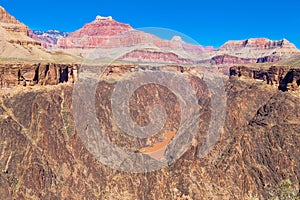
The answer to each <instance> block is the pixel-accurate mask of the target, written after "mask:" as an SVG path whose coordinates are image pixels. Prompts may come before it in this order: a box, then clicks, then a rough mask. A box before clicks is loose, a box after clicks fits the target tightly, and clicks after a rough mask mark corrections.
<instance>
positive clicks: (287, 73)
mask: <svg viewBox="0 0 300 200" xmlns="http://www.w3.org/2000/svg"><path fill="white" fill-rule="evenodd" d="M230 75H231V76H238V77H246V78H250V79H256V80H261V81H264V82H266V84H270V85H273V86H276V87H278V89H279V90H281V91H288V90H291V91H295V90H299V89H300V88H299V85H300V69H299V68H294V67H290V66H271V67H257V66H253V67H251V66H235V67H231V68H230Z"/></svg>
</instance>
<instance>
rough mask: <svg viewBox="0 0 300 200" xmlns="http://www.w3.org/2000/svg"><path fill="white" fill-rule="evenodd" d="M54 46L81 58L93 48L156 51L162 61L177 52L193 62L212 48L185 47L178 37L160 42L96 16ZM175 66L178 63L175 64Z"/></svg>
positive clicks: (112, 20) (145, 54) (120, 24)
mask: <svg viewBox="0 0 300 200" xmlns="http://www.w3.org/2000/svg"><path fill="white" fill-rule="evenodd" d="M57 46H58V47H59V48H61V49H65V50H67V51H68V52H72V53H75V54H77V55H80V56H83V57H86V56H88V55H89V54H91V53H92V51H93V49H95V48H104V49H114V48H127V47H137V48H138V47H139V46H148V47H156V48H159V49H161V51H160V54H161V55H163V54H164V55H163V56H162V57H164V59H166V58H167V57H168V52H170V53H172V52H174V51H178V52H179V54H191V55H187V56H188V57H191V58H193V57H195V56H199V55H201V54H203V53H205V52H211V51H213V50H214V49H213V47H202V46H199V45H192V44H186V43H185V42H183V41H182V40H181V38H180V37H178V36H177V37H174V38H173V39H172V40H170V41H168V40H162V39H160V38H158V37H156V36H154V35H152V34H148V33H145V32H142V31H137V30H134V29H133V28H132V27H131V26H130V25H129V24H123V23H120V22H117V21H115V20H114V19H112V18H111V17H99V16H98V17H97V18H96V20H95V21H93V22H91V23H88V24H86V25H84V26H83V27H82V28H81V29H79V30H77V31H75V32H73V33H71V34H70V35H69V36H68V37H66V38H61V39H59V40H58V43H57ZM137 50H138V49H137ZM166 51H168V52H166ZM182 52H183V53H182ZM143 53H144V54H143V55H141V57H144V58H146V57H147V56H148V54H147V48H145V49H144V50H143ZM152 54H153V53H152V52H151V51H150V52H149V56H150V57H151V56H152ZM132 55H133V54H131V56H130V59H131V60H135V61H138V60H139V59H140V56H138V57H136V58H135V59H134V58H133V57H132ZM186 58H187V57H182V58H181V59H186ZM149 59H150V58H149ZM151 60H152V59H151ZM161 60H162V59H160V60H157V62H161ZM165 61H166V62H167V63H169V62H171V61H170V60H168V59H166V60H165ZM178 62H179V63H180V61H179V60H178Z"/></svg>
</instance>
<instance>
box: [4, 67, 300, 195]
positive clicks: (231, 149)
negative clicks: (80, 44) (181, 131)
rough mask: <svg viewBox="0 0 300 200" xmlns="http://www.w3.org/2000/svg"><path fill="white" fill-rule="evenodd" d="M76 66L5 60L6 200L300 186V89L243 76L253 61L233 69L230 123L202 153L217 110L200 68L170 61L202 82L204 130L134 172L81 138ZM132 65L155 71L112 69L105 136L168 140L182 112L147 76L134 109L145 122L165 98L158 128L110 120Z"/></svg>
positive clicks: (100, 91) (140, 144) (134, 142)
mask: <svg viewBox="0 0 300 200" xmlns="http://www.w3.org/2000/svg"><path fill="white" fill-rule="evenodd" d="M75 69H76V70H77V69H78V66H76V65H54V64H36V65H19V66H17V65H15V67H12V66H5V65H2V66H1V70H2V74H4V75H5V76H4V77H6V79H5V80H6V81H3V77H2V85H1V86H2V89H1V90H0V91H1V101H0V118H1V120H0V140H1V145H0V169H1V171H0V184H1V187H0V197H1V199H250V197H255V196H256V197H258V198H259V199H268V198H270V191H271V190H272V188H275V187H276V186H277V185H278V183H279V182H280V181H281V180H286V179H289V180H290V181H291V182H292V187H293V188H294V189H295V190H299V188H300V185H299V180H300V173H299V172H300V165H299V163H300V160H299V158H300V149H299V142H300V120H299V117H300V107H299V96H300V95H299V92H289V91H288V92H282V91H281V90H279V89H278V87H277V86H272V85H271V84H270V85H268V84H267V80H265V81H264V80H262V81H257V80H255V79H250V78H249V77H247V74H253V73H254V72H253V70H252V71H251V70H250V69H247V70H246V69H243V68H241V67H240V68H238V69H237V68H232V73H233V72H234V73H236V74H237V76H232V77H231V78H230V79H229V80H228V81H226V88H225V89H226V95H227V115H226V120H225V124H224V131H223V132H222V134H221V137H220V138H219V140H218V143H217V145H216V146H215V147H214V148H213V150H212V151H211V152H210V153H209V154H208V155H207V156H205V157H204V158H201V159H200V158H199V157H198V151H199V148H200V147H201V144H202V143H203V135H204V134H205V131H206V130H207V128H208V124H209V121H210V117H211V115H212V113H211V101H210V95H209V92H208V88H207V85H206V84H205V82H204V81H203V77H201V75H200V74H201V70H202V69H201V68H199V69H192V68H183V67H172V66H170V67H168V70H171V71H172V73H176V74H178V75H180V74H185V75H188V76H189V80H190V82H191V83H192V85H193V87H194V88H195V90H196V91H197V97H198V98H199V101H198V103H199V105H198V106H199V111H200V116H201V120H200V121H199V130H198V131H197V133H196V137H195V140H194V142H193V144H192V145H191V146H190V148H189V149H188V150H187V151H186V153H185V154H184V155H183V156H182V157H181V158H180V159H178V160H177V161H176V162H174V163H173V164H170V165H169V166H167V167H165V168H163V169H161V170H158V171H155V172H147V173H140V174H134V173H125V172H121V171H117V170H113V169H111V168H109V167H107V166H105V165H103V164H101V163H100V162H99V161H98V160H96V159H95V157H93V155H92V154H91V153H90V152H89V151H87V149H86V147H85V146H84V145H83V142H82V141H81V139H80V137H79V134H78V132H77V130H76V127H75V125H74V119H73V116H72V109H73V108H72V93H73V88H74V85H73V81H74V77H75V76H74V72H75ZM135 69H139V70H141V69H142V70H149V69H147V68H145V67H141V66H133V65H131V66H114V67H111V68H108V69H107V71H105V72H104V73H103V77H104V78H103V79H102V81H101V82H99V84H98V87H97V93H96V99H97V102H98V103H97V104H96V112H97V116H98V119H99V121H100V123H101V125H102V126H103V127H105V130H107V133H108V135H107V137H109V138H110V139H111V141H113V142H114V143H115V144H116V145H118V146H120V147H122V148H123V149H126V150H128V151H132V152H136V151H138V149H142V148H145V147H149V146H151V145H155V144H157V143H158V142H161V141H163V134H164V133H168V132H171V131H176V130H178V127H179V121H180V119H179V118H180V109H179V105H178V99H177V97H176V96H175V95H174V94H173V93H171V92H170V91H169V90H168V89H167V88H165V87H160V86H158V85H155V84H150V85H146V86H143V87H141V88H139V89H138V90H137V91H136V92H135V93H134V94H133V98H132V102H131V105H132V107H131V108H132V111H133V112H132V117H133V119H134V120H135V121H136V122H137V123H139V124H144V125H145V124H147V123H149V118H148V113H147V109H146V108H147V106H148V105H151V104H154V103H159V104H161V105H163V106H164V107H165V108H166V112H167V115H168V118H167V121H166V125H165V126H164V128H163V129H162V130H161V132H159V133H158V134H157V135H155V136H153V137H151V138H148V139H136V138H132V137H130V136H128V135H127V134H125V133H123V132H122V131H120V130H119V129H116V128H114V127H115V125H114V122H113V120H112V109H111V104H110V98H111V95H112V92H113V90H114V88H115V85H116V83H117V81H118V80H121V79H122V77H124V74H126V73H133V71H135ZM150 70H159V69H157V68H156V69H150ZM280 70H283V68H278V69H276V70H273V71H276V72H277V71H280ZM289 70H291V69H287V68H284V70H283V71H284V73H281V74H283V76H284V75H285V76H287V74H288V73H289ZM250 71H251V72H250ZM269 72H270V70H267V71H266V72H265V74H268V73H269ZM238 74H241V75H240V76H239V75H238ZM245 74H246V75H245ZM254 74H255V77H263V76H264V75H259V73H256V72H255V73H254ZM273 74H276V73H273ZM295 74H296V73H295ZM8 75H10V76H8ZM232 75H233V74H232ZM251 76H253V75H251ZM22 77H23V78H24V80H23V79H22V80H20V78H22ZM25 77H27V78H25ZM296 77H297V79H298V80H299V77H298V75H297V76H294V78H293V79H296ZM251 78H252V77H251ZM7 79H10V80H9V81H7ZM262 79H263V78H262ZM273 79H274V78H273ZM273 79H272V80H273ZM275 79H276V78H275ZM275 79H274V80H273V82H275ZM8 82H9V83H10V84H8ZM12 82H14V83H13V84H12ZM174 84H175V83H174ZM24 85H26V87H25V86H24ZM7 88H9V89H7ZM77 92H78V91H77ZM84 92H85V91H82V93H80V91H79V93H80V94H84ZM82 114H83V116H84V115H85V114H88V113H82Z"/></svg>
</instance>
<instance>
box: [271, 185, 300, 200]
mask: <svg viewBox="0 0 300 200" xmlns="http://www.w3.org/2000/svg"><path fill="white" fill-rule="evenodd" d="M269 194H270V196H271V198H270V200H300V193H299V191H297V190H296V189H295V188H293V186H292V183H291V181H290V180H282V181H280V183H279V184H278V186H277V187H275V188H274V189H273V190H271V191H270V192H269Z"/></svg>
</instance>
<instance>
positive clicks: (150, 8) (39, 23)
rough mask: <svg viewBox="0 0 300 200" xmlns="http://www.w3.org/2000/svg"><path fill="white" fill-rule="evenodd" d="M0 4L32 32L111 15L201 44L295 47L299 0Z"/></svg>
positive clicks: (19, 0) (18, 0)
mask: <svg viewBox="0 0 300 200" xmlns="http://www.w3.org/2000/svg"><path fill="white" fill-rule="evenodd" d="M0 5H2V6H3V7H4V8H6V10H7V11H8V12H10V13H11V14H12V15H14V16H15V17H16V18H17V19H19V20H20V21H22V22H23V23H25V24H26V25H28V26H29V28H31V29H40V30H48V29H57V30H61V31H69V32H72V31H74V30H77V29H79V28H80V27H82V26H83V25H84V24H85V23H88V22H90V21H93V20H94V18H95V16H96V15H102V16H108V15H111V16H113V18H114V19H116V20H117V21H120V22H123V23H129V24H131V25H132V26H133V27H134V28H142V27H162V28H168V29H173V30H176V31H178V32H181V33H184V34H186V35H188V36H189V37H191V38H193V39H194V40H196V41H197V42H198V43H199V44H202V45H205V46H206V45H212V46H215V47H219V46H221V45H222V44H223V43H224V42H226V41H227V40H232V39H235V40H238V39H247V38H256V37H267V38H270V39H275V40H278V39H282V38H286V39H288V40H290V41H291V42H293V43H294V44H296V46H297V47H298V48H300V1H299V0H294V1H292V0H285V1H278V0H274V1H270V0H267V1H263V0H252V1H248V0H246V1H242V0H240V1H230V0H227V1H221V0H207V1H201V0H199V1H196V0H185V1H175V0H173V1H170V0H165V1H164V0H151V1H140V0H139V1H137V0H126V1H125V0H123V1H110V0H106V1H102V0H98V1H97V0H84V1H64V0H51V1H41V0H39V1H37V0H31V1H24V0H2V1H0Z"/></svg>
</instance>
